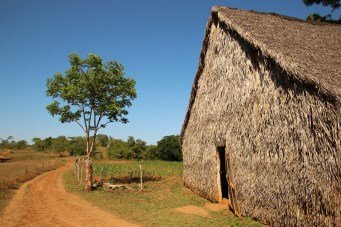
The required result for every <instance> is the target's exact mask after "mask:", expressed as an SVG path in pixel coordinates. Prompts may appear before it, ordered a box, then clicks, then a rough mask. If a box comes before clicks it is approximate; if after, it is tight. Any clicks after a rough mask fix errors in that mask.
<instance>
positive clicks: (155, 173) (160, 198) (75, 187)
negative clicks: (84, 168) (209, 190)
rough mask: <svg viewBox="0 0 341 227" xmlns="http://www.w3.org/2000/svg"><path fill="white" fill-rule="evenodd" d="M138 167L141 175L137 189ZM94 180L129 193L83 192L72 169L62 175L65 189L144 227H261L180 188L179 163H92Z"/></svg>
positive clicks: (180, 169) (117, 191)
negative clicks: (141, 170)
mask: <svg viewBox="0 0 341 227" xmlns="http://www.w3.org/2000/svg"><path fill="white" fill-rule="evenodd" d="M139 165H142V169H143V172H144V181H145V182H144V183H143V190H142V191H139V189H140V182H139V180H140V179H139V174H140V172H139ZM94 175H95V179H96V180H102V181H103V182H107V181H109V182H110V183H112V184H125V185H128V186H129V187H131V188H132V190H128V189H127V190H114V191H111V192H108V191H106V190H105V189H103V188H99V189H98V190H96V191H93V192H91V193H85V192H84V186H83V185H79V183H78V181H77V179H76V177H75V175H74V174H73V173H72V171H71V170H69V171H67V172H66V173H65V175H64V185H65V187H66V190H67V191H69V192H72V193H74V194H76V195H78V196H80V197H81V198H84V199H86V200H87V201H89V202H91V203H93V204H95V205H97V206H99V207H101V208H103V209H104V210H106V211H109V212H113V213H115V214H116V215H118V216H119V217H120V218H123V219H125V220H128V221H130V222H132V223H139V224H142V225H146V226H155V225H156V226H160V225H162V226H177V225H180V226H185V225H186V226H262V225H261V224H259V223H257V222H254V221H252V220H251V219H250V218H236V217H235V216H234V215H233V214H232V213H231V212H230V211H229V210H227V209H226V205H225V206H224V205H220V204H212V203H210V202H209V201H207V200H205V199H203V198H201V197H199V196H197V195H196V194H194V193H193V192H191V191H190V190H189V189H187V188H185V187H184V186H183V181H182V163H181V162H164V161H95V163H94Z"/></svg>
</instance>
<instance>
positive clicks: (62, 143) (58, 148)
mask: <svg viewBox="0 0 341 227" xmlns="http://www.w3.org/2000/svg"><path fill="white" fill-rule="evenodd" d="M52 147H53V148H52V150H53V151H54V152H57V153H58V154H59V157H62V156H63V152H64V151H67V150H68V147H69V141H68V139H67V138H66V137H65V136H58V137H57V138H53V139H52Z"/></svg>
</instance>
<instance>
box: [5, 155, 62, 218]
mask: <svg viewBox="0 0 341 227" xmlns="http://www.w3.org/2000/svg"><path fill="white" fill-rule="evenodd" d="M1 157H5V158H10V160H8V161H6V162H3V163H0V213H1V212H2V211H3V209H4V208H5V207H6V205H7V203H8V201H9V200H10V199H11V198H12V196H13V194H14V191H13V190H14V189H17V188H19V186H20V185H21V184H22V183H24V182H26V181H29V180H31V179H32V178H34V177H35V176H37V175H39V174H41V173H44V172H46V171H50V170H52V169H56V168H58V167H59V166H62V165H63V159H60V158H54V157H52V156H51V155H50V154H46V153H40V152H35V151H34V150H30V149H27V150H20V151H14V152H13V151H12V152H8V151H7V152H6V154H4V153H3V152H2V153H1Z"/></svg>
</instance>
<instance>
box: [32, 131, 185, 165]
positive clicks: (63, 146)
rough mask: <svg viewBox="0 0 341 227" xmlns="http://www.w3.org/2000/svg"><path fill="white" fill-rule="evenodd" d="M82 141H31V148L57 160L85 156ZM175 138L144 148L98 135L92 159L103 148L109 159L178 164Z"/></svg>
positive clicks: (139, 143)
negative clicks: (51, 153) (157, 160)
mask: <svg viewBox="0 0 341 227" xmlns="http://www.w3.org/2000/svg"><path fill="white" fill-rule="evenodd" d="M85 140H86V139H85V137H81V136H79V137H65V136H59V137H56V138H53V137H47V138H45V139H41V138H33V140H32V141H33V145H32V146H33V148H34V149H35V150H36V151H45V152H57V153H59V155H60V156H62V155H63V153H64V152H68V153H69V154H70V155H71V156H76V155H85V151H86V141H85ZM179 141H180V139H179V136H178V135H170V136H165V137H163V138H162V139H161V140H160V141H158V142H157V145H147V143H146V142H145V141H143V140H141V139H135V138H134V137H132V136H129V137H128V139H127V141H124V140H121V139H115V138H112V137H108V136H107V135H104V134H99V135H97V137H96V145H95V148H94V149H95V152H94V156H95V155H96V154H97V153H98V152H96V151H97V149H96V148H97V147H104V148H106V152H107V155H108V158H109V159H135V160H156V159H159V160H166V161H182V153H181V150H180V144H179Z"/></svg>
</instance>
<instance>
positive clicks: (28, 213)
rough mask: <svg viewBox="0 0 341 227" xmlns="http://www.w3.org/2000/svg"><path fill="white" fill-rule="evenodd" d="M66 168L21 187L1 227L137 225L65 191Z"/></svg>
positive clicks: (3, 217)
mask: <svg viewBox="0 0 341 227" xmlns="http://www.w3.org/2000/svg"><path fill="white" fill-rule="evenodd" d="M69 168H70V165H69V164H68V165H65V166H63V167H61V168H59V169H56V170H54V171H51V172H48V173H45V174H42V175H40V176H38V177H36V178H34V179H33V180H31V181H29V182H27V183H25V184H23V185H22V186H21V187H20V188H19V190H18V191H17V192H16V194H15V196H14V197H13V199H12V200H11V201H10V203H9V205H8V206H7V207H6V209H5V211H4V213H3V215H2V216H1V217H0V226H51V225H53V226H56V225H57V226H136V225H135V224H132V223H130V222H127V221H125V220H122V219H120V218H118V217H116V216H115V215H113V214H112V213H109V212H106V211H104V210H102V209H100V208H98V207H96V206H94V205H92V204H90V203H88V202H87V201H85V200H82V199H80V198H79V197H77V196H76V195H73V194H70V193H68V192H66V191H65V189H64V187H63V183H62V175H63V173H64V172H65V171H66V170H68V169H69Z"/></svg>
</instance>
